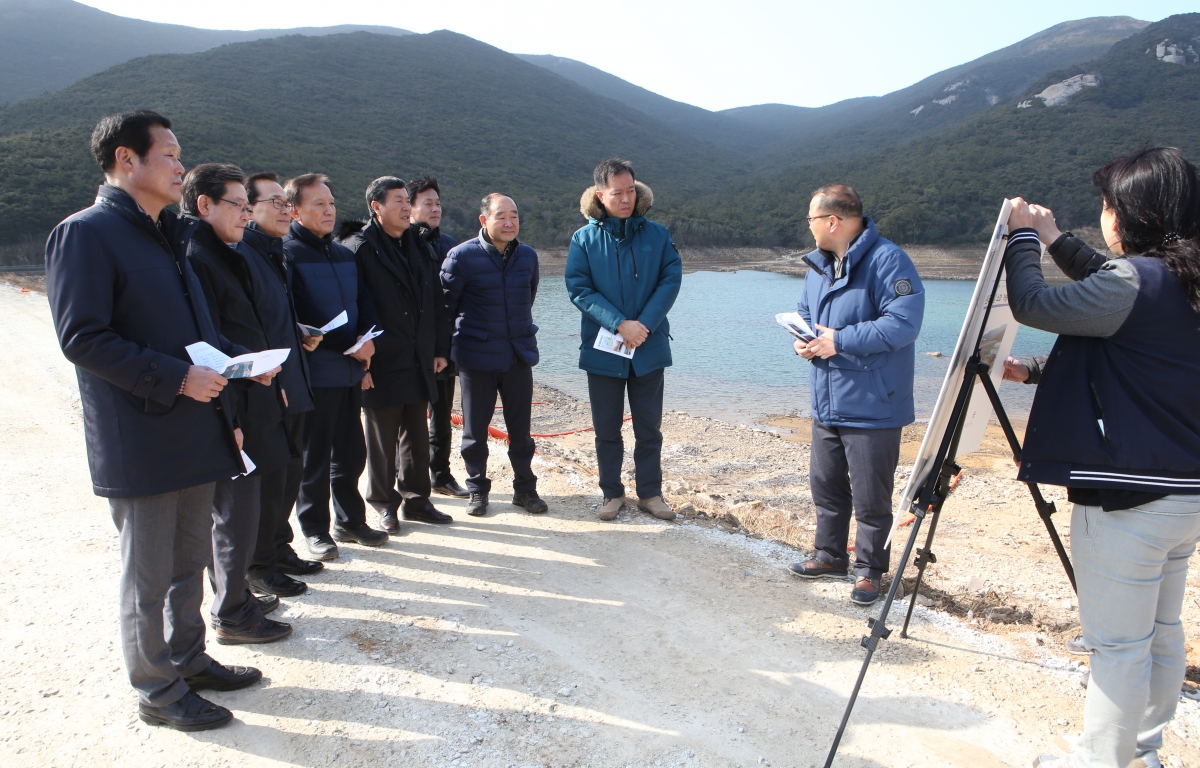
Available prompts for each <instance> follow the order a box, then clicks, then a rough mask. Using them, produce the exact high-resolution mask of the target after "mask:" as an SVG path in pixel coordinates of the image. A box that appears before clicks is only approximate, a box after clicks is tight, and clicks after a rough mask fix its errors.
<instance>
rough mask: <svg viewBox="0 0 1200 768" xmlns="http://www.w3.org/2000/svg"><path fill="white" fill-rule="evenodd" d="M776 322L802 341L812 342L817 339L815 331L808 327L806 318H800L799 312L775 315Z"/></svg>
mask: <svg viewBox="0 0 1200 768" xmlns="http://www.w3.org/2000/svg"><path fill="white" fill-rule="evenodd" d="M775 322H777V323H779V324H780V325H782V326H783V327H784V329H785V330H786V331H787V332H788V333H790V334H792V335H793V336H795V337H796V338H797V339H800V341H812V340H813V339H815V338H816V337H817V334H816V333H815V332H814V331H813V329H812V328H809V327H808V323H806V322H804V318H803V317H801V316H800V313H799V312H780V313H779V314H778V315H775Z"/></svg>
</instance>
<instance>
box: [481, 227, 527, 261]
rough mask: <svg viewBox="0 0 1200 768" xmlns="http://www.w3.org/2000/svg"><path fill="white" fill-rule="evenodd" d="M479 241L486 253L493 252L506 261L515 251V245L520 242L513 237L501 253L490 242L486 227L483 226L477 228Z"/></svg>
mask: <svg viewBox="0 0 1200 768" xmlns="http://www.w3.org/2000/svg"><path fill="white" fill-rule="evenodd" d="M479 242H480V243H481V244H482V245H483V248H484V250H485V251H487V252H488V253H494V254H496V255H497V256H499V257H500V258H501V259H504V260H505V261H508V257H509V256H512V255H513V253H514V252H516V250H517V246H519V245H520V244H521V241H520V240H516V239H514V240H513V241H512V242H511V243H509V244H508V245H506V246H505V247H504V253H501V252H500V249H499V248H497V247H496V245H495V243H493V242H492V239H491V238H490V237H488V234H487V228H485V227H480V229H479Z"/></svg>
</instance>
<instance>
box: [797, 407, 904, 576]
mask: <svg viewBox="0 0 1200 768" xmlns="http://www.w3.org/2000/svg"><path fill="white" fill-rule="evenodd" d="M900 431H901V428H900V427H894V428H892V429H858V428H854V427H827V426H825V425H824V424H821V423H820V422H817V421H815V420H814V421H813V423H812V453H811V454H810V458H809V471H808V480H809V485H810V487H811V488H812V497H813V504H815V505H816V507H817V540H816V547H817V555H816V556H817V559H819V560H821V561H822V562H824V563H826V564H828V565H832V566H834V567H836V568H848V567H849V565H850V553H849V552H847V551H846V544H847V542H848V539H849V537H850V516H851V514H853V515H854V517H855V519H857V520H858V532H857V533H856V535H855V537H854V574H855V575H856V576H857V577H858V578H860V579H861V578H870V579H878V578H881V577H882V576H883V574H885V573H887V570H888V566H889V564H890V561H891V554H892V553H891V548H890V547H887V546H885V543H886V542H887V536H888V531H890V530H891V527H892V487H893V485H895V477H896V463H897V462H898V461H899V460H900Z"/></svg>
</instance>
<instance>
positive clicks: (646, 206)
mask: <svg viewBox="0 0 1200 768" xmlns="http://www.w3.org/2000/svg"><path fill="white" fill-rule="evenodd" d="M633 186H634V187H635V188H636V189H637V202H636V203H634V204H633V215H634V216H645V215H646V212H647V211H649V210H650V206H652V205H654V192H653V191H651V189H650V187H647V186H646V185H645V184H643V183H642V182H640V181H635V182H633ZM579 212H580V213H582V214H583V215H584V217H585V218H589V219H603V218H604V206H602V205H600V198H598V197H596V187H595V185H593V186H590V187H588V188H587V189H585V190H584V191H583V197H581V198H579Z"/></svg>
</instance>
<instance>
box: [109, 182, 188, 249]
mask: <svg viewBox="0 0 1200 768" xmlns="http://www.w3.org/2000/svg"><path fill="white" fill-rule="evenodd" d="M96 203H97V204H98V205H108V206H111V207H112V208H113V209H115V210H116V211H117V212H118V213H120V215H121V216H123V217H124V218H125V219H127V220H128V221H129V222H131V223H132V224H134V225H135V226H138V227H141V228H142V229H143V230H144V231H145V232H146V234H148V235H150V236H151V237H153V238H154V239H155V240H157V241H158V242H159V243H160V244H162V245H163V246H164V247H165V248H166V249H167V251H168V253H170V254H171V255H172V256H174V257H175V258H176V259H182V258H184V255H185V254H186V253H187V244H188V241H189V240H190V239H191V230H192V229H193V227H192V224H191V222H185V221H181V220H180V217H179V216H178V215H176V214H175V212H174V211H172V210H170V209H169V208H163V209H162V211H161V212H160V213H159V214H158V221H155V220H154V219H152V218H150V214H148V213H146V212H145V211H144V210H142V206H140V205H138V203H137V201H136V200H134V199H133V196H132V195H130V194H129V193H128V192H126V191H125V190H123V189H121V188H120V187H117V186H113V185H112V184H101V185H100V189H99V190H98V191H97V192H96Z"/></svg>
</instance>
